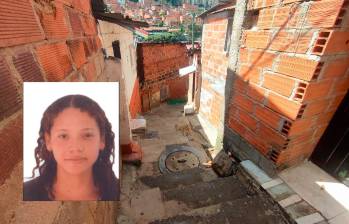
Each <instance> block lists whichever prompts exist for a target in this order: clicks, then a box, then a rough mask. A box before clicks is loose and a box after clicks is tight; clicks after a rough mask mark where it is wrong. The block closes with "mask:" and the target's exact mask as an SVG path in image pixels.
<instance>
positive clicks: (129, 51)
mask: <svg viewBox="0 0 349 224" xmlns="http://www.w3.org/2000/svg"><path fill="white" fill-rule="evenodd" d="M98 24H99V25H98V33H99V36H100V39H101V40H102V46H103V48H105V49H106V53H107V56H114V53H113V47H112V42H113V41H115V40H119V41H120V51H121V70H122V76H123V77H122V78H123V79H124V80H125V93H126V100H127V106H128V105H129V104H130V100H131V95H132V91H133V87H134V83H135V81H136V78H137V55H136V46H134V39H133V32H132V31H130V30H128V29H126V28H124V27H122V26H119V25H117V24H114V23H110V22H106V21H101V20H98Z"/></svg>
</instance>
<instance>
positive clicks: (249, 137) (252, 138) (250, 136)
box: [243, 131, 269, 155]
mask: <svg viewBox="0 0 349 224" xmlns="http://www.w3.org/2000/svg"><path fill="white" fill-rule="evenodd" d="M243 137H244V138H245V139H246V141H247V142H248V143H250V144H251V145H253V146H254V147H255V148H256V149H257V150H258V151H260V152H261V153H262V154H263V155H265V154H267V152H268V148H269V147H268V144H267V143H266V142H265V141H264V139H262V138H260V137H259V136H256V135H255V134H254V133H252V132H250V131H246V133H245V134H244V136H243Z"/></svg>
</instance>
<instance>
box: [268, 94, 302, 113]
mask: <svg viewBox="0 0 349 224" xmlns="http://www.w3.org/2000/svg"><path fill="white" fill-rule="evenodd" d="M267 106H268V107H269V108H270V109H272V110H274V111H276V112H278V113H280V114H281V115H283V116H285V117H288V118H289V119H291V120H295V119H296V118H297V116H298V113H299V111H300V109H301V106H302V105H301V104H299V103H297V102H294V101H292V100H289V99H287V98H285V97H282V96H279V95H276V94H274V93H269V96H268V102H267Z"/></svg>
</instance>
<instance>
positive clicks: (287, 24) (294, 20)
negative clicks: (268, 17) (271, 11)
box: [272, 4, 301, 28]
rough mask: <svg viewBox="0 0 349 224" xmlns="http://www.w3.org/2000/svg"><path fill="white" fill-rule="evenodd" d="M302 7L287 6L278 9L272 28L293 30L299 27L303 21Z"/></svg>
mask: <svg viewBox="0 0 349 224" xmlns="http://www.w3.org/2000/svg"><path fill="white" fill-rule="evenodd" d="M300 9H301V7H300V6H298V5H294V4H292V5H286V6H284V7H280V8H277V9H276V12H275V16H274V18H273V23H272V27H281V28H293V27H297V25H298V23H299V21H300V19H301V12H300V11H301V10H300Z"/></svg>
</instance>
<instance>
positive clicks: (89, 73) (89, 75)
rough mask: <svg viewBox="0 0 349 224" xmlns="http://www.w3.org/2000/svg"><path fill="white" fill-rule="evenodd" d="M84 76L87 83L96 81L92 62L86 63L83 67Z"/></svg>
mask: <svg viewBox="0 0 349 224" xmlns="http://www.w3.org/2000/svg"><path fill="white" fill-rule="evenodd" d="M84 76H85V79H86V81H88V82H93V81H95V80H96V79H97V77H96V66H95V63H93V62H89V63H87V65H86V66H85V70H84Z"/></svg>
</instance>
